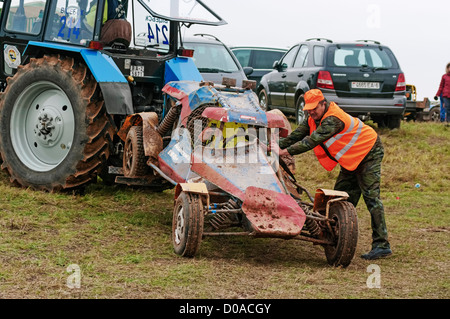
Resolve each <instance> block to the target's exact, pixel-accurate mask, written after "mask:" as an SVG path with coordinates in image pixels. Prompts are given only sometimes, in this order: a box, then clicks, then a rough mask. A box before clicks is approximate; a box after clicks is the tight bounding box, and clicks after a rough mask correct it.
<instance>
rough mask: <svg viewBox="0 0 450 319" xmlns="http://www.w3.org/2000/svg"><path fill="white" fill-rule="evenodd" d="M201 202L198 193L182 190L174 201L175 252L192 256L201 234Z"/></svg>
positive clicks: (199, 241)
mask: <svg viewBox="0 0 450 319" xmlns="http://www.w3.org/2000/svg"><path fill="white" fill-rule="evenodd" d="M203 223H204V215H203V204H202V200H201V197H200V195H198V194H192V193H185V192H182V193H181V194H180V196H178V198H177V200H176V202H175V208H174V211H173V219H172V243H173V247H174V250H175V253H176V254H178V255H180V256H183V257H194V255H195V253H196V252H197V250H198V248H199V247H200V243H201V240H202V236H203Z"/></svg>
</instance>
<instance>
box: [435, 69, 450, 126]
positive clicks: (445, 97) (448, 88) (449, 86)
mask: <svg viewBox="0 0 450 319" xmlns="http://www.w3.org/2000/svg"><path fill="white" fill-rule="evenodd" d="M438 96H440V97H441V101H442V102H443V104H444V108H445V113H446V123H447V125H449V122H450V62H449V63H447V66H446V67H445V74H444V75H443V76H442V78H441V83H440V84H439V89H438V91H437V93H436V95H435V96H434V99H435V100H436V101H437V99H438Z"/></svg>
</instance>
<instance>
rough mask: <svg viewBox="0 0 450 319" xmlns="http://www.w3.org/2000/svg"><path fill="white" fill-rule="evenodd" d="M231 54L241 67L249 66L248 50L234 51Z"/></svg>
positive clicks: (249, 52)
mask: <svg viewBox="0 0 450 319" xmlns="http://www.w3.org/2000/svg"><path fill="white" fill-rule="evenodd" d="M233 53H234V55H235V56H236V58H237V59H238V61H239V63H240V64H241V66H242V67H246V66H249V63H250V54H251V51H250V50H234V51H233Z"/></svg>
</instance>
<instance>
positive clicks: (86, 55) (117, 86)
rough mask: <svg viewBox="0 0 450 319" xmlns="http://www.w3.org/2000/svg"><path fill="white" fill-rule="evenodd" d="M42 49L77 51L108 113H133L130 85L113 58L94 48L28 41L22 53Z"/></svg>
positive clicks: (58, 52)
mask: <svg viewBox="0 0 450 319" xmlns="http://www.w3.org/2000/svg"><path fill="white" fill-rule="evenodd" d="M42 49H44V50H46V51H49V52H51V53H56V54H62V53H64V52H70V53H72V54H73V53H78V54H79V55H80V56H81V57H82V58H83V60H84V61H85V63H86V65H87V66H88V68H89V70H90V71H91V73H92V75H93V76H94V78H95V80H96V81H97V83H98V84H99V85H100V88H101V90H102V94H103V98H104V100H105V105H106V110H107V111H108V113H109V114H120V115H127V114H133V113H134V112H133V101H132V96H131V90H130V86H129V84H128V82H127V80H126V79H125V77H124V75H123V74H122V72H121V71H120V69H119V68H118V67H117V65H116V64H115V63H114V61H113V59H112V58H111V57H110V56H108V55H106V54H104V53H102V52H100V51H96V50H92V49H88V48H83V47H77V46H72V45H65V44H59V43H47V42H35V41H30V42H28V45H27V47H26V48H25V50H24V55H25V54H27V55H29V56H34V55H36V54H37V53H38V52H39V51H42Z"/></svg>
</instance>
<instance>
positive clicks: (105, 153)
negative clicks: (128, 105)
mask: <svg viewBox="0 0 450 319" xmlns="http://www.w3.org/2000/svg"><path fill="white" fill-rule="evenodd" d="M113 135H114V129H113V126H112V125H111V120H110V118H109V117H108V115H107V114H106V110H105V107H104V101H103V98H102V97H101V94H99V90H98V89H97V82H96V81H95V79H94V77H93V76H92V74H91V73H90V72H89V70H88V69H87V67H86V65H85V64H83V63H78V62H76V61H75V60H74V59H73V58H69V57H59V56H44V57H43V58H39V59H35V58H33V59H31V60H30V63H29V64H27V65H25V66H20V67H19V69H18V70H17V73H16V74H15V75H14V76H13V77H12V78H8V79H7V87H6V90H5V92H4V93H2V94H1V96H0V157H1V158H2V159H3V164H2V169H4V170H5V171H6V172H7V173H8V174H9V176H10V180H11V182H12V183H14V184H18V185H20V186H22V187H30V188H32V189H38V190H46V191H59V190H64V189H67V190H71V189H75V188H79V187H81V186H85V185H86V184H88V183H89V182H91V181H93V180H95V178H96V176H97V174H98V173H99V172H100V170H101V168H102V165H103V164H104V163H105V162H106V160H107V158H108V157H109V154H110V145H111V141H112V138H113Z"/></svg>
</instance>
